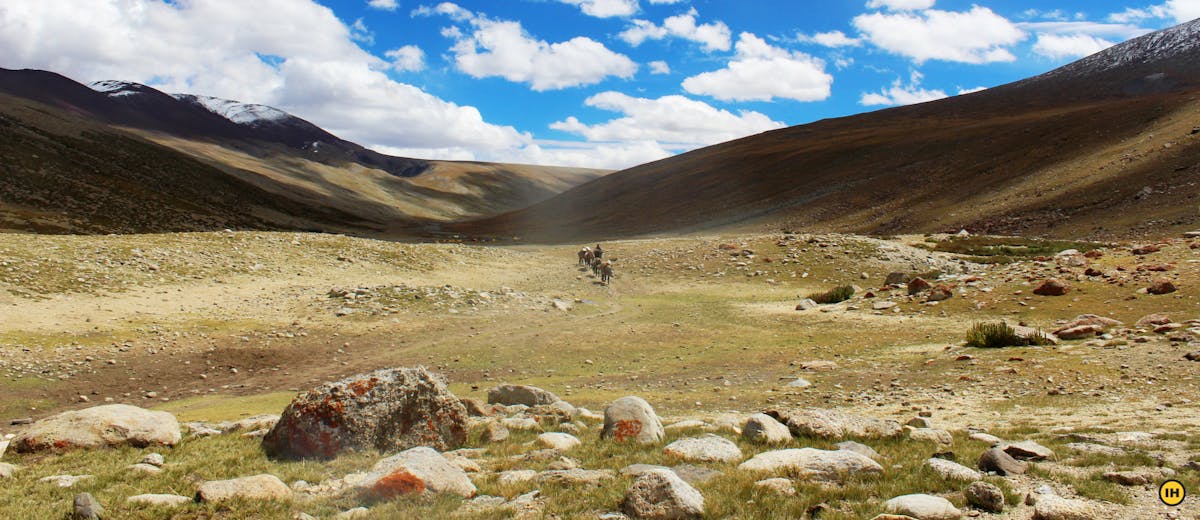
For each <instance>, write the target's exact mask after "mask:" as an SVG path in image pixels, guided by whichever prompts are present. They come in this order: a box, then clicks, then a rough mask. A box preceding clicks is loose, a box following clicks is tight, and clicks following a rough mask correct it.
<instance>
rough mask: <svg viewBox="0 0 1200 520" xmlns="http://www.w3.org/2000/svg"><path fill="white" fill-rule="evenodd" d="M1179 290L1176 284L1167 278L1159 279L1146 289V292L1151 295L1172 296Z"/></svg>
mask: <svg viewBox="0 0 1200 520" xmlns="http://www.w3.org/2000/svg"><path fill="white" fill-rule="evenodd" d="M1177 290H1178V289H1177V288H1176V287H1175V283H1174V282H1172V281H1171V280H1168V279H1166V278H1159V279H1157V280H1155V281H1153V282H1151V283H1150V286H1149V287H1146V292H1148V293H1150V294H1171V293H1173V292H1175V291H1177Z"/></svg>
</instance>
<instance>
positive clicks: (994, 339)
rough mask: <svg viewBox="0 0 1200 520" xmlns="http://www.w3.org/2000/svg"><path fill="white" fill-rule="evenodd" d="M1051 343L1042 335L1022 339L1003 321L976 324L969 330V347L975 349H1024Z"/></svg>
mask: <svg viewBox="0 0 1200 520" xmlns="http://www.w3.org/2000/svg"><path fill="white" fill-rule="evenodd" d="M1047 343H1049V341H1048V340H1046V338H1045V337H1043V336H1042V335H1041V334H1036V335H1033V336H1031V337H1022V336H1021V335H1019V334H1017V331H1016V330H1014V329H1013V328H1012V327H1011V326H1009V325H1008V324H1007V323H1004V322H1003V321H999V322H994V323H976V324H974V325H972V326H971V328H970V329H969V330H967V346H968V347H975V348H1003V347H1023V346H1027V345H1045V344H1047Z"/></svg>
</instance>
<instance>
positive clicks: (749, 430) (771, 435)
mask: <svg viewBox="0 0 1200 520" xmlns="http://www.w3.org/2000/svg"><path fill="white" fill-rule="evenodd" d="M742 438H743V439H746V440H747V441H750V442H756V443H759V444H777V443H782V442H788V441H790V440H792V432H791V430H788V427H787V426H784V425H783V424H782V423H780V422H779V421H776V420H775V418H774V417H771V416H770V415H767V414H765V413H756V414H754V415H751V416H750V418H749V419H747V420H746V424H744V425H743V426H742Z"/></svg>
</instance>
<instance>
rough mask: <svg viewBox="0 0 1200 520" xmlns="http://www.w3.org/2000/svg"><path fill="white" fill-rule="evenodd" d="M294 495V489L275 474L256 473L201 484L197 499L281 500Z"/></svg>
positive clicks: (208, 500) (207, 500) (215, 500)
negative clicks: (249, 475) (250, 475)
mask: <svg viewBox="0 0 1200 520" xmlns="http://www.w3.org/2000/svg"><path fill="white" fill-rule="evenodd" d="M291 495H292V489H291V488H289V487H288V486H287V484H284V483H283V481H282V480H279V477H276V476H275V475H267V474H263V475H255V476H252V477H241V478H235V479H229V480H210V481H208V482H205V483H203V484H200V489H198V490H197V491H196V499H197V500H198V501H200V502H225V501H229V500H233V499H235V498H236V499H245V500H280V499H284V498H288V497H290V496H291Z"/></svg>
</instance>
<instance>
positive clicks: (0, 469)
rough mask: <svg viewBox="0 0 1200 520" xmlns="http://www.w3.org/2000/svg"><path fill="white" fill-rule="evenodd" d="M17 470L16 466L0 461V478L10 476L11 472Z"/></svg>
mask: <svg viewBox="0 0 1200 520" xmlns="http://www.w3.org/2000/svg"><path fill="white" fill-rule="evenodd" d="M16 472H17V467H16V466H14V465H12V464H9V463H7V462H0V479H6V478H12V476H13V473H16Z"/></svg>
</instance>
